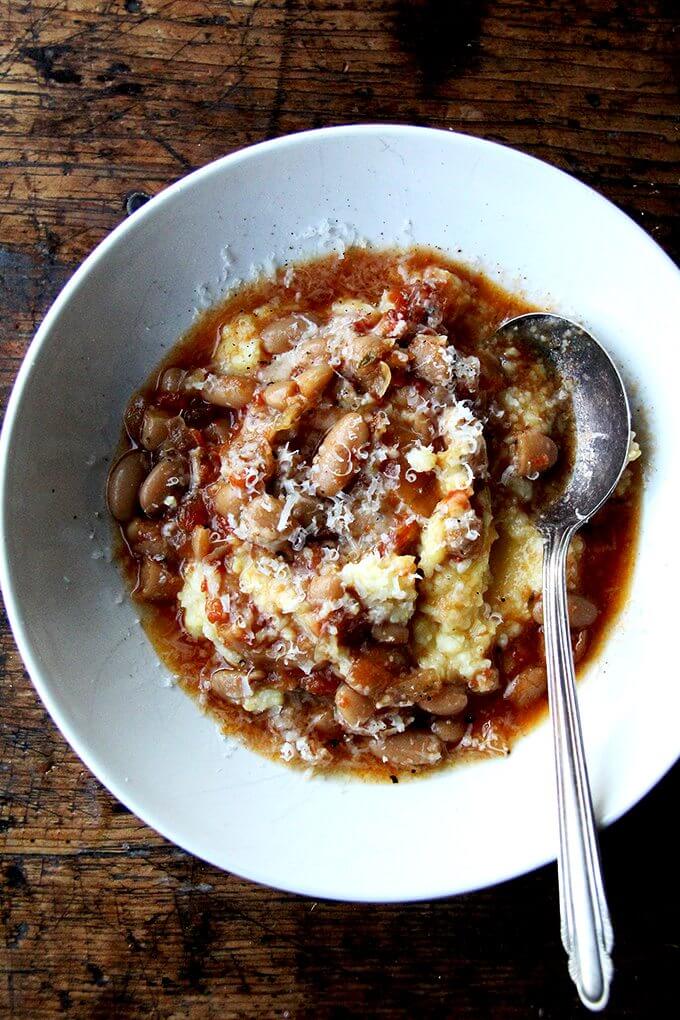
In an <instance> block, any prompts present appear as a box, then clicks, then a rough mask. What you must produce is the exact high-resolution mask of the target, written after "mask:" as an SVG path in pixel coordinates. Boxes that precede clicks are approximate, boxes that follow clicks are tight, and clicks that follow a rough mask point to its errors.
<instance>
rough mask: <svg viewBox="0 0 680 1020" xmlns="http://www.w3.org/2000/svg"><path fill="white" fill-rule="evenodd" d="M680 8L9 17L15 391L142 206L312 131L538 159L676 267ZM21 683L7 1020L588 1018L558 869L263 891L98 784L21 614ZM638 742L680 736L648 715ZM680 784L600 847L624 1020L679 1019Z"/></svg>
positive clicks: (522, 0) (230, 5) (236, 7)
mask: <svg viewBox="0 0 680 1020" xmlns="http://www.w3.org/2000/svg"><path fill="white" fill-rule="evenodd" d="M673 7H674V5H673V3H672V2H671V0H646V2H644V3H643V2H639V0H628V2H627V0H623V2H615V0H589V2H586V0H487V2H484V0H457V2H456V0H441V2H437V0H402V2H399V0H238V2H227V0H0V9H1V10H2V12H3V18H2V25H3V31H2V33H1V35H2V40H1V41H2V44H3V45H2V50H1V51H0V89H1V90H2V93H1V95H2V102H1V104H0V147H1V152H0V174H1V176H0V274H1V275H0V288H1V293H2V300H1V308H2V315H1V316H0V343H1V345H2V346H1V353H0V373H1V377H0V383H1V385H2V397H3V401H4V400H5V399H6V397H7V395H8V393H9V389H10V387H11V385H12V382H13V379H14V376H15V373H16V370H17V368H18V366H19V363H20V361H21V358H22V356H23V353H24V351H25V349H26V345H27V343H28V341H29V339H30V337H31V335H32V333H33V332H34V330H35V328H36V326H37V325H38V323H39V322H40V320H41V318H42V316H43V314H44V312H45V310H46V308H47V307H48V306H49V304H50V302H51V301H52V299H53V298H54V297H55V295H56V294H57V292H58V290H59V289H60V288H61V286H62V284H63V283H64V282H65V280H66V279H67V278H68V276H69V275H70V274H71V272H72V271H73V269H74V268H75V267H76V266H77V264H78V263H79V262H80V261H81V259H82V258H83V257H84V256H85V255H86V254H87V253H88V252H89V251H90V250H91V248H93V247H94V245H95V244H96V243H97V242H98V241H100V240H101V238H102V237H103V236H104V235H105V234H106V233H107V232H108V231H109V230H111V228H112V227H114V226H115V225H116V224H117V223H118V222H119V220H120V219H121V217H123V216H124V215H125V210H126V201H127V199H128V196H129V195H130V193H131V192H135V191H144V192H148V193H155V192H157V191H159V190H160V189H161V188H163V187H164V186H165V185H166V184H168V183H169V182H170V181H173V180H175V179H176V178H178V177H180V176H181V175H183V174H185V173H186V172H187V171H189V170H192V169H193V168H194V167H198V166H201V165H203V164H204V163H207V162H208V161H209V160H212V159H214V158H215V157H217V156H220V155H222V154H223V153H225V152H229V151H230V150H232V149H236V148H239V147H240V146H243V145H247V144H249V143H251V142H257V141H260V140H261V139H264V138H272V137H274V136H276V135H280V134H283V133H285V132H289V131H298V130H300V129H304V128H313V127H319V126H321V125H327V124H339V123H349V122H357V121H406V122H410V123H414V124H430V125H434V126H438V127H447V128H453V129H455V130H457V131H464V132H468V133H471V134H475V135H480V136H483V137H485V138H490V139H494V140H497V141H500V142H504V143H507V144H510V145H514V146H516V147H518V148H519V149H522V150H523V151H525V152H529V153H532V154H533V155H536V156H539V157H541V158H543V159H546V160H548V161H549V162H551V163H554V164H556V165H557V166H560V167H562V168H564V169H565V170H568V171H570V172H571V173H573V174H575V175H576V176H577V177H579V178H580V179H581V180H584V181H586V182H587V183H588V184H591V185H593V186H594V187H595V188H597V189H598V190H599V191H601V192H603V193H604V194H605V195H607V196H608V197H609V198H611V199H613V201H614V202H616V203H617V204H618V205H620V206H621V207H622V208H623V209H625V210H626V212H628V213H629V214H630V215H631V216H632V217H633V218H634V219H635V220H636V221H638V222H639V223H641V224H642V226H643V227H645V228H646V229H647V230H648V231H649V232H650V233H651V235H652V236H653V237H654V238H655V239H656V240H657V241H658V242H659V243H660V244H661V245H663V246H664V247H665V248H666V249H667V250H668V251H669V252H670V254H672V255H675V256H676V257H677V255H678V241H679V239H678V234H677V210H678V205H677V193H676V194H674V187H675V186H676V185H677V176H678V163H677V160H678V155H679V147H678V112H679V105H678V92H677V79H676V83H674V78H673V70H674V67H675V70H676V71H677V67H678V64H677V58H678V49H677V42H676V40H677V24H674V23H673ZM674 59H675V65H674V63H673V61H674ZM674 198H675V206H674ZM674 228H676V232H675V233H674ZM2 668H3V682H2V686H1V687H0V723H1V726H2V730H1V740H2V755H1V762H0V793H1V795H2V801H1V803H0V840H1V841H2V842H1V847H2V855H3V857H2V864H1V873H0V878H1V882H2V898H1V900H0V914H1V918H2V924H3V929H4V942H3V945H2V949H1V950H0V969H1V981H0V1014H1V1015H2V1016H8V1017H9V1016H11V1017H22V1018H24V1017H25V1018H31V1020H33V1018H36V1020H37V1018H47V1017H56V1016H59V1017H61V1016H67V1017H68V1016H73V1017H97V1018H109V1017H137V1016H151V1017H168V1018H170V1017H174V1018H182V1017H191V1018H196V1020H198V1018H212V1017H215V1018H217V1017H219V1018H229V1017H267V1018H269V1017H293V1018H298V1017H299V1018H302V1017H309V1018H317V1017H320V1018H323V1017H327V1018H333V1020H341V1018H345V1017H350V1016H357V1017H364V1016H381V1017H382V1016H384V1017H387V1016H389V1017H392V1016H395V1017H396V1016H401V1017H409V1018H411V1017H416V1016H433V1017H458V1016H460V1017H482V1018H486V1017H494V1018H505V1017H513V1018H522V1020H524V1018H526V1017H541V1018H560V1017H575V1016H577V1015H579V1013H581V1010H580V1008H579V1006H578V1004H577V1001H576V998H575V994H574V991H573V988H572V986H571V984H570V981H569V979H568V977H567V974H566V966H565V959H564V955H563V952H562V949H561V947H560V944H559V936H558V917H557V894H556V876H555V868H554V866H551V867H547V868H544V869H542V870H540V871H538V872H536V873H534V874H531V875H528V876H526V877H524V878H521V879H518V880H516V881H514V882H511V883H509V884H506V885H504V886H501V887H499V888H496V889H490V890H486V891H484V892H480V893H475V894H473V895H469V896H465V897H461V898H459V899H456V900H453V901H448V902H435V903H423V904H417V905H410V906H405V907H399V906H389V907H375V906H353V905H342V904H335V903H325V902H313V901H311V900H307V899H303V898H299V897H295V896H289V895H285V894H281V893H277V892H272V891H271V890H268V889H262V888H258V887H256V886H254V885H251V884H250V883H248V882H243V881H241V880H239V879H237V878H235V877H233V876H230V875H227V874H223V873H221V872H219V871H217V870H215V869H214V868H212V867H209V866H207V865H205V864H203V863H202V862H200V861H198V860H195V859H194V858H192V857H189V856H188V855H187V854H186V853H184V852H183V851H181V850H178V849H177V848H175V847H173V846H170V845H169V844H168V843H166V842H165V840H163V839H162V838H161V837H159V836H157V835H156V834H155V833H154V832H152V831H151V830H150V829H148V828H146V826H144V825H142V824H141V822H139V821H137V819H136V818H134V817H133V816H132V815H131V814H130V813H129V812H128V811H127V810H126V809H125V808H124V807H123V806H122V805H121V804H119V803H117V802H116V801H115V800H114V799H113V797H111V796H110V795H109V794H108V793H107V791H106V790H104V789H102V787H101V786H100V785H99V783H98V782H97V781H96V780H95V779H94V778H93V777H92V776H91V775H90V774H89V773H88V772H86V771H84V769H83V767H82V766H81V763H80V762H79V761H78V759H77V758H76V757H75V755H74V754H73V752H72V751H71V750H70V748H69V747H68V746H67V745H66V744H65V742H64V740H63V739H62V737H61V736H60V734H59V733H58V732H57V731H56V729H55V727H54V726H53V724H52V723H51V721H50V719H49V718H48V716H47V714H46V712H45V711H44V709H43V708H42V705H41V704H40V702H39V701H38V699H37V696H36V695H35V693H34V691H33V689H32V687H31V685H30V683H29V681H28V678H27V676H26V673H25V672H24V670H23V668H22V664H21V662H20V660H19V658H18V655H17V653H16V650H15V647H14V643H13V641H12V637H11V634H10V632H9V630H8V628H7V624H6V621H5V622H4V623H3V629H2ZM640 680H641V687H642V684H643V683H645V684H651V683H653V678H651V677H645V676H644V674H641V677H640ZM640 725H641V726H654V725H673V726H677V725H678V721H677V720H666V721H665V722H664V721H663V719H662V717H661V716H658V717H654V716H653V715H648V714H646V713H645V711H644V703H641V712H640ZM634 753H635V748H631V754H634ZM679 778H680V776H679V773H678V770H677V768H676V770H675V772H674V773H671V775H670V776H668V777H667V778H666V779H665V780H664V781H663V782H662V783H661V784H660V785H659V786H658V787H657V788H656V789H655V790H654V792H653V793H652V794H651V795H650V796H649V797H648V798H647V799H646V800H645V801H644V803H643V804H641V805H640V806H639V807H638V808H636V809H635V810H634V811H633V812H632V813H631V815H630V816H629V817H626V818H624V819H623V820H622V821H620V822H618V823H617V824H615V825H613V826H612V827H611V829H610V830H608V831H607V832H606V833H605V834H604V836H603V840H602V848H603V855H604V863H605V869H606V875H607V882H608V889H609V895H610V901H611V906H612V912H613V918H614V926H615V929H616V935H617V949H616V964H617V968H618V976H617V980H616V982H615V985H614V992H613V998H612V1002H611V1006H610V1009H609V1012H608V1015H609V1016H612V1017H655V1018H656V1017H659V1018H660V1017H665V1016H667V1015H668V1013H669V1010H668V1009H667V1008H666V1004H667V1003H668V1004H670V1002H671V1001H672V999H673V998H674V996H672V994H671V993H672V992H673V990H674V987H675V986H676V984H677V973H678V968H679V967H680V945H679V944H678V942H679V939H678V923H677V919H676V915H677V898H678V882H677V872H678V866H677V849H676V847H677V843H676V842H675V841H674V840H673V839H672V838H671V837H670V819H671V817H674V816H675V815H676V813H677V798H678V792H679ZM498 852H499V854H502V852H503V841H502V834H499V843H498ZM675 1005H676V1006H677V1003H675ZM582 1015H583V1014H582Z"/></svg>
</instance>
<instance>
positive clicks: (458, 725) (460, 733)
mask: <svg viewBox="0 0 680 1020" xmlns="http://www.w3.org/2000/svg"><path fill="white" fill-rule="evenodd" d="M465 730H466V726H465V723H462V722H460V721H459V720H457V719H435V721H434V722H433V723H432V732H433V733H436V734H437V736H438V737H439V739H440V740H443V741H445V742H446V743H447V744H459V743H460V741H461V740H462V739H463V737H464V736H465Z"/></svg>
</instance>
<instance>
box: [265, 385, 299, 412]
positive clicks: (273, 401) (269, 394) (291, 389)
mask: <svg viewBox="0 0 680 1020" xmlns="http://www.w3.org/2000/svg"><path fill="white" fill-rule="evenodd" d="M297 392H298V386H297V382H295V381H294V380H293V379H287V380H286V379H282V380H281V382H274V383H271V384H270V385H269V386H267V388H266V390H265V391H264V394H263V396H264V402H265V404H268V405H269V407H273V408H275V409H276V410H277V411H283V409H284V408H285V407H287V406H288V404H289V403H290V401H291V400H292V398H293V397H294V396H295V395H296V393H297Z"/></svg>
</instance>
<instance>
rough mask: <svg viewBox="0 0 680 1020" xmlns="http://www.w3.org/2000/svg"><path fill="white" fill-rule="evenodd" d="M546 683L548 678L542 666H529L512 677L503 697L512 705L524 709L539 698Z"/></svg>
mask: <svg viewBox="0 0 680 1020" xmlns="http://www.w3.org/2000/svg"><path fill="white" fill-rule="evenodd" d="M547 683H548V677H547V674H546V672H545V668H544V667H543V666H529V667H528V668H527V669H523V670H521V671H520V672H519V673H518V674H517V676H516V677H513V679H512V680H511V681H510V683H509V684H508V686H507V687H506V689H505V694H504V695H503V697H505V698H507V699H508V701H511V702H512V703H513V705H517V706H518V707H519V708H524V707H525V705H531V704H532V702H534V701H536V700H537V699H538V698H540V697H541V695H542V694H543V693H544V691H545V689H546V687H547Z"/></svg>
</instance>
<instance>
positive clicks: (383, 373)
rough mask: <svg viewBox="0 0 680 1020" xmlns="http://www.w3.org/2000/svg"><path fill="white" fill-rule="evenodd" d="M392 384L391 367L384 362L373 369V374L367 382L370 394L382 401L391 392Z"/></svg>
mask: <svg viewBox="0 0 680 1020" xmlns="http://www.w3.org/2000/svg"><path fill="white" fill-rule="evenodd" d="M391 382H392V372H391V370H390V366H389V365H388V364H387V363H386V362H384V361H379V362H378V363H377V364H376V365H373V366H372V368H371V372H370V375H369V378H368V380H367V385H368V392H369V393H370V394H371V396H372V397H376V398H377V399H380V397H384V396H385V394H386V393H387V391H388V390H389V388H390V383H391Z"/></svg>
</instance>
